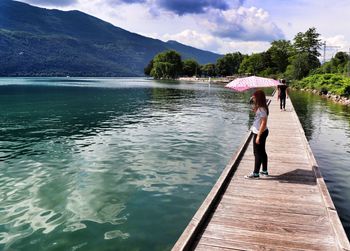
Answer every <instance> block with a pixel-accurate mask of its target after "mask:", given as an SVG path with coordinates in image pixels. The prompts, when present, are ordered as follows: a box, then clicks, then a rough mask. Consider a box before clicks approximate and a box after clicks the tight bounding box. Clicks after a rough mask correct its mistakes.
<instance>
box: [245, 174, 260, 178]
mask: <svg viewBox="0 0 350 251" xmlns="http://www.w3.org/2000/svg"><path fill="white" fill-rule="evenodd" d="M244 178H246V179H259V174H258V173H251V174H249V175H246V176H244Z"/></svg>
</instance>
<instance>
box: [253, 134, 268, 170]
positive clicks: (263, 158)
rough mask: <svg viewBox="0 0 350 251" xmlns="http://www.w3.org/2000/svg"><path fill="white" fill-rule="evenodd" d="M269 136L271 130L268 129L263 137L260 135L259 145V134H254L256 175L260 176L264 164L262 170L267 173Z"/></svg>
mask: <svg viewBox="0 0 350 251" xmlns="http://www.w3.org/2000/svg"><path fill="white" fill-rule="evenodd" d="M268 135H269V130H268V129H266V130H265V131H264V132H263V133H262V134H261V135H260V142H259V144H257V143H256V142H255V141H256V137H257V134H254V136H253V149H254V156H255V166H254V173H256V174H258V173H259V171H260V166H261V164H262V170H263V171H267V154H266V149H265V146H266V138H267V136H268Z"/></svg>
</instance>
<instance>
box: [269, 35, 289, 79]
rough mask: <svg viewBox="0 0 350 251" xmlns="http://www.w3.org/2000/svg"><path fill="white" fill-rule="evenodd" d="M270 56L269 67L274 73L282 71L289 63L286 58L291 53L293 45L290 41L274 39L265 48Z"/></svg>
mask: <svg viewBox="0 0 350 251" xmlns="http://www.w3.org/2000/svg"><path fill="white" fill-rule="evenodd" d="M267 52H268V53H269V54H270V57H271V68H272V69H273V71H274V73H284V72H285V71H286V69H287V66H288V64H289V61H288V58H289V57H290V56H292V55H293V47H292V44H291V42H290V41H287V40H276V41H273V42H272V43H271V47H270V48H269V49H268V50H267Z"/></svg>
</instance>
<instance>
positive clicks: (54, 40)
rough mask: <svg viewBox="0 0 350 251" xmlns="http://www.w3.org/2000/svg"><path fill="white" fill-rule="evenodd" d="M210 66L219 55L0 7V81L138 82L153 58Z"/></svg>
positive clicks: (78, 16)
mask: <svg viewBox="0 0 350 251" xmlns="http://www.w3.org/2000/svg"><path fill="white" fill-rule="evenodd" d="M167 49H174V50H176V51H178V52H179V53H180V54H181V55H182V56H183V58H194V59H196V60H197V61H198V62H199V63H201V64H204V63H209V62H212V63H214V62H215V61H216V60H217V58H219V57H220V56H221V55H218V54H215V53H212V52H208V51H203V50H199V49H196V48H193V47H190V46H186V45H183V44H181V43H178V42H175V41H169V42H166V43H165V42H162V41H160V40H157V39H152V38H148V37H144V36H141V35H138V34H136V33H132V32H129V31H126V30H124V29H121V28H119V27H116V26H113V25H112V24H110V23H107V22H105V21H102V20H100V19H98V18H96V17H93V16H90V15H87V14H85V13H83V12H80V11H59V10H48V9H44V8H38V7H34V6H30V5H28V4H24V3H21V2H16V1H10V0H1V1H0V76H64V75H71V76H142V75H143V68H144V67H145V66H146V65H147V64H148V62H149V61H150V60H151V59H152V58H153V57H154V55H156V54H157V53H159V52H161V51H164V50H167Z"/></svg>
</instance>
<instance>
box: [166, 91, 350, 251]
mask: <svg viewBox="0 0 350 251" xmlns="http://www.w3.org/2000/svg"><path fill="white" fill-rule="evenodd" d="M269 107H270V116H269V119H268V127H269V130H270V133H269V136H268V138H267V143H266V148H267V154H268V156H269V173H270V175H269V177H261V178H260V179H258V180H251V179H244V175H246V174H249V173H251V172H252V170H253V165H254V155H253V150H252V143H251V138H252V137H251V134H250V133H248V134H247V135H246V137H245V139H244V140H243V142H242V144H241V146H240V148H239V149H238V151H237V152H236V153H235V154H234V156H232V158H231V160H230V162H229V163H228V165H227V166H226V168H225V169H224V171H223V173H222V174H221V176H220V177H219V179H218V181H217V182H216V184H215V185H214V187H213V188H212V190H211V191H210V193H209V194H208V196H207V197H206V199H205V200H204V202H203V203H202V205H201V207H200V208H199V209H198V211H197V212H196V214H195V215H194V217H193V218H192V220H191V221H190V222H189V224H188V226H187V227H186V229H185V230H184V232H183V234H182V235H181V236H180V238H179V239H178V241H177V242H176V244H175V246H174V247H173V249H172V250H173V251H178V250H203V251H211V250H213V251H215V250H327V251H328V250H350V244H349V240H348V238H347V236H346V234H345V231H344V228H343V226H342V224H341V222H340V220H339V217H338V214H337V211H336V209H335V207H334V205H333V202H332V199H331V197H330V195H329V193H328V190H327V186H326V184H325V182H324V180H323V178H322V176H321V173H320V171H319V168H318V165H317V162H316V160H315V158H314V156H313V154H312V151H311V149H310V146H309V144H308V142H307V140H306V137H305V134H304V131H303V129H302V127H301V124H300V122H299V119H298V117H297V115H296V113H295V111H294V108H293V105H292V103H291V101H290V99H287V104H286V108H287V111H282V112H281V111H280V109H279V103H278V101H277V100H276V98H274V97H271V103H270V106H269ZM330 168H331V167H330Z"/></svg>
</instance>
